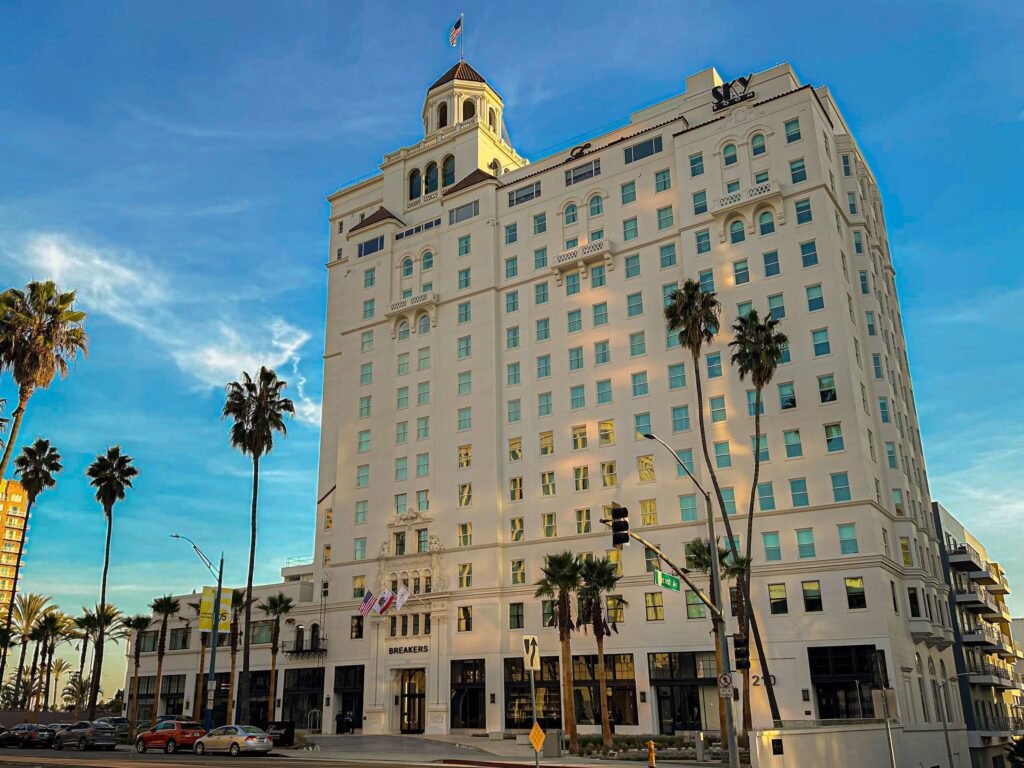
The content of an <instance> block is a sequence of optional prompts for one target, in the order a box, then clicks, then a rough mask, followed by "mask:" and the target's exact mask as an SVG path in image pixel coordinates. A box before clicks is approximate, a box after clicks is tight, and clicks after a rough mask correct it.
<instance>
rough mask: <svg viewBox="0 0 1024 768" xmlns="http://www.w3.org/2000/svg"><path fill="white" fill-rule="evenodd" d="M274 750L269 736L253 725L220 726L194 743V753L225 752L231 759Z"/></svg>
mask: <svg viewBox="0 0 1024 768" xmlns="http://www.w3.org/2000/svg"><path fill="white" fill-rule="evenodd" d="M273 748H274V741H273V739H272V738H271V737H270V734H268V733H266V732H265V731H261V730H260V729H259V728H257V727H256V726H254V725H222V726H221V727H220V728H214V729H213V730H212V731H210V732H209V733H208V734H206V735H205V736H203V737H202V738H201V739H199V740H198V741H196V744H195V747H194V748H193V749H194V750H195V753H196V754H197V755H204V754H206V753H207V752H227V753H228V754H229V755H231V756H232V757H236V756H238V755H241V754H249V755H252V754H263V755H265V754H267V753H268V752H269V751H270V750H271V749H273Z"/></svg>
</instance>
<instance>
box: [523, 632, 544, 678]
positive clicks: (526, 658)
mask: <svg viewBox="0 0 1024 768" xmlns="http://www.w3.org/2000/svg"><path fill="white" fill-rule="evenodd" d="M523 669H524V670H526V671H527V672H529V671H530V670H532V671H534V672H540V646H539V645H537V636H536V635H523Z"/></svg>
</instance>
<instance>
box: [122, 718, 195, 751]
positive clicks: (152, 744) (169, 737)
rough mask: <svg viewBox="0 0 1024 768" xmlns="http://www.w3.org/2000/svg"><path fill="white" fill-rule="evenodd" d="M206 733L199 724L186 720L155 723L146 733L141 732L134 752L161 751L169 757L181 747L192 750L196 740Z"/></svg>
mask: <svg viewBox="0 0 1024 768" xmlns="http://www.w3.org/2000/svg"><path fill="white" fill-rule="evenodd" d="M205 735H206V731H204V730H203V726H201V725H200V724H199V723H193V722H191V721H188V720H169V721H167V722H164V723H157V724H156V725H155V726H153V727H152V728H150V729H149V730H148V731H143V732H142V733H140V734H139V737H138V738H137V739H136V740H135V751H136V752H138V753H139V754H142V753H143V752H145V751H146V750H147V749H162V750H163V751H164V752H166V753H167V754H169V755H172V754H174V753H175V752H177V751H178V749H180V748H181V747H186V748H188V749H190V750H191V749H192V747H193V746H194V745H195V743H196V740H197V739H199V738H200V737H201V736H205Z"/></svg>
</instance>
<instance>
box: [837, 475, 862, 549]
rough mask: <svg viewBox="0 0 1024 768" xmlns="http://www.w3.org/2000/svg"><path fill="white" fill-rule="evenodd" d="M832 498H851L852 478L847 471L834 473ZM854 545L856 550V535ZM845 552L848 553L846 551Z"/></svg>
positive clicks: (843, 499) (839, 499) (840, 499)
mask: <svg viewBox="0 0 1024 768" xmlns="http://www.w3.org/2000/svg"><path fill="white" fill-rule="evenodd" d="M832 498H833V499H835V500H836V501H849V500H850V478H849V475H847V473H846V472H836V473H834V474H833V475H832ZM851 527H852V526H851ZM853 546H854V550H853V551H854V552H856V551H857V550H856V547H857V540H856V537H854V540H853ZM844 554H846V553H845V552H844Z"/></svg>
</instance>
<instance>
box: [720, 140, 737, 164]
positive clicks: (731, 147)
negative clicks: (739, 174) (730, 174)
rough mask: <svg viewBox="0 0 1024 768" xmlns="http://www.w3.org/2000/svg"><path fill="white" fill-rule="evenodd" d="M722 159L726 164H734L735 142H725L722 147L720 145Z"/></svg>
mask: <svg viewBox="0 0 1024 768" xmlns="http://www.w3.org/2000/svg"><path fill="white" fill-rule="evenodd" d="M722 161H723V162H724V163H725V165H727V166H729V165H735V164H736V145H735V144H726V145H725V146H724V147H722Z"/></svg>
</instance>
